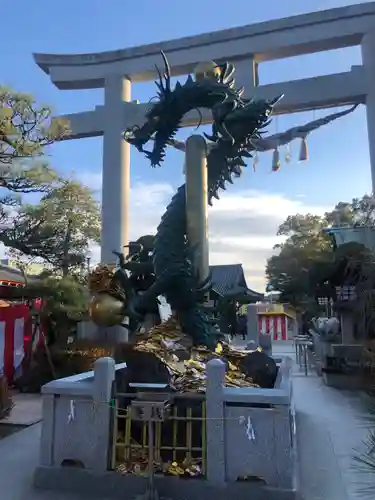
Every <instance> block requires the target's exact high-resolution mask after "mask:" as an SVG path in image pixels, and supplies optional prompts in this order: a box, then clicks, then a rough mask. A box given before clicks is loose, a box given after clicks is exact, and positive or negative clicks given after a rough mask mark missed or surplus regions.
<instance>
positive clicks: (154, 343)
mask: <svg viewBox="0 0 375 500" xmlns="http://www.w3.org/2000/svg"><path fill="white" fill-rule="evenodd" d="M183 337H184V334H183V333H182V330H181V327H180V325H179V323H178V320H177V319H176V318H174V317H172V318H170V319H169V320H167V321H166V322H165V323H162V324H160V325H157V326H155V327H153V328H151V329H150V330H149V332H148V334H147V336H146V337H145V336H143V337H142V340H139V341H138V342H136V343H135V345H134V347H133V349H134V350H136V351H143V352H150V353H152V354H153V355H154V356H156V357H157V358H158V359H159V360H160V361H162V362H163V363H164V364H165V365H166V366H167V367H168V369H169V371H170V373H171V374H172V380H171V387H172V388H173V389H175V390H176V391H178V392H200V393H202V392H205V390H206V364H207V363H208V361H210V360H211V359H213V358H218V359H222V360H223V361H224V362H225V363H226V364H227V366H228V369H227V372H226V376H225V384H226V386H228V387H258V385H256V384H254V382H253V381H252V379H250V378H248V377H246V375H245V374H244V373H243V372H242V371H241V369H240V361H241V360H242V359H243V358H244V357H245V356H246V355H247V354H248V352H249V351H244V350H239V349H235V348H233V347H231V346H230V345H228V344H225V343H224V342H221V343H219V344H218V346H217V348H216V349H215V352H212V351H210V350H209V349H207V348H206V347H194V348H192V349H191V350H190V359H188V360H186V361H184V362H181V361H180V360H179V358H178V356H177V355H176V351H177V350H178V348H179V347H181V345H180V344H179V343H180V342H181V343H182V341H183Z"/></svg>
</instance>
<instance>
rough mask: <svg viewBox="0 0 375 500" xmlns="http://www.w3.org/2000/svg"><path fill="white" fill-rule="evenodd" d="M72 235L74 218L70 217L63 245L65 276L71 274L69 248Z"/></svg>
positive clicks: (63, 270)
mask: <svg viewBox="0 0 375 500" xmlns="http://www.w3.org/2000/svg"><path fill="white" fill-rule="evenodd" d="M71 236H72V220H71V219H69V220H68V227H67V229H66V233H65V238H64V245H63V261H62V274H63V277H64V278H65V277H66V276H68V274H69V249H70V240H71Z"/></svg>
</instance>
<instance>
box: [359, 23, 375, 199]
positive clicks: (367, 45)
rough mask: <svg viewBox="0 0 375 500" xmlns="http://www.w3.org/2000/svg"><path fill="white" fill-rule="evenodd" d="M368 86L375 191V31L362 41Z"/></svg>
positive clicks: (366, 34)
mask: <svg viewBox="0 0 375 500" xmlns="http://www.w3.org/2000/svg"><path fill="white" fill-rule="evenodd" d="M361 50H362V63H363V67H364V73H365V86H366V115H367V133H368V145H369V152H370V165H371V181H372V192H373V193H375V86H374V82H375V33H374V32H373V31H369V32H367V33H365V34H364V36H363V38H362V42H361Z"/></svg>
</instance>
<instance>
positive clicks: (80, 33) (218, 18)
mask: <svg viewBox="0 0 375 500" xmlns="http://www.w3.org/2000/svg"><path fill="white" fill-rule="evenodd" d="M353 3H366V2H355V1H347V2H346V1H339V0H336V1H335V0H325V1H321V0H305V1H304V2H301V1H300V0H288V1H287V2H280V1H279V0H268V1H267V2H260V1H256V2H255V1H252V2H250V1H249V0H237V1H236V2H235V3H234V4H233V5H234V8H233V10H231V9H230V4H226V3H224V2H218V1H217V0H216V1H214V0H189V2H172V1H171V0H164V1H163V2H155V1H152V0H138V1H137V2H130V1H126V2H125V1H120V0H107V1H106V2H103V0H101V1H99V0H75V1H73V0H65V1H64V2H41V1H39V2H26V1H24V0H3V1H2V17H3V19H7V20H8V22H5V23H2V40H3V51H2V58H1V59H2V66H1V69H2V71H1V84H3V85H7V86H10V87H12V88H14V89H17V90H20V91H25V92H30V93H32V94H33V95H34V96H35V97H36V98H37V99H38V100H40V101H42V102H45V103H48V104H50V105H51V106H53V108H54V110H55V111H56V113H68V112H78V111H83V110H88V109H92V108H93V107H94V106H95V105H98V104H102V102H103V92H102V91H101V90H90V91H61V90H57V89H56V88H54V87H53V85H52V84H51V82H50V80H49V78H48V76H47V75H45V74H44V73H43V72H42V71H41V70H40V69H39V68H38V67H37V66H36V64H35V63H34V61H33V58H32V52H46V53H49V52H50V53H82V52H83V53H84V52H99V51H104V50H113V49H119V48H125V47H130V46H136V45H142V44H146V43H152V42H157V41H162V40H167V39H172V38H179V37H182V36H188V35H194V34H199V33H203V32H208V31H213V30H219V29H224V28H230V27H234V26H241V25H244V24H250V23H256V22H261V21H266V20H270V19H276V18H280V17H287V16H290V15H295V14H302V13H306V12H311V11H314V10H322V9H324V8H334V7H340V6H344V5H350V4H353ZM4 42H5V46H4ZM312 57H313V58H314V64H312ZM360 62H361V58H360V50H359V47H354V48H352V49H345V50H341V51H333V52H326V53H321V54H318V55H314V56H303V57H299V58H292V59H288V60H282V61H275V62H270V63H265V64H262V65H261V67H260V79H261V83H274V82H276V81H284V80H290V79H298V78H304V77H311V76H318V75H319V74H320V75H324V74H330V73H336V72H340V71H346V70H349V69H350V66H351V65H353V64H360ZM154 93H155V91H154V86H153V84H152V83H147V84H138V85H134V87H133V92H132V94H133V98H134V99H139V100H141V101H145V100H148V99H149V98H150V97H151V96H152V95H154ZM321 114H322V113H321V112H319V113H316V114H315V113H313V112H309V113H301V114H298V115H297V114H296V115H289V116H283V117H279V118H277V119H275V120H274V122H273V124H271V125H270V127H269V131H270V133H275V132H276V131H282V130H283V129H286V128H288V127H291V126H295V125H296V124H299V123H304V122H306V121H309V120H312V119H313V118H314V117H317V116H321ZM298 147H299V144H297V143H296V144H295V145H294V147H292V155H293V156H294V160H293V162H292V164H291V165H283V166H282V168H281V170H280V172H278V173H271V172H270V170H271V157H270V155H268V154H265V155H263V156H262V157H261V161H260V165H259V168H258V170H257V172H255V173H253V172H252V169H251V168H249V169H248V172H247V173H246V175H245V176H244V178H243V179H241V180H240V181H239V182H237V184H236V186H232V187H231V190H230V193H228V195H227V196H226V197H224V201H223V202H218V203H217V208H216V211H214V212H213V217H216V218H217V217H221V216H222V217H224V215H225V214H224V211H225V207H227V208H228V209H230V213H232V214H233V213H234V208H233V207H235V206H238V209H239V210H240V208H241V203H242V202H245V203H246V204H247V205H246V206H248V209H249V221H250V219H254V218H255V217H254V215H255V214H257V213H258V212H259V205H260V204H262V206H263V209H262V210H260V212H262V213H263V215H265V214H266V215H267V217H268V218H270V217H272V215H273V214H280V213H282V215H287V213H288V211H289V210H292V211H293V210H294V211H306V210H308V209H310V208H311V209H314V208H315V207H316V209H317V210H322V209H323V207H324V208H325V207H330V206H331V205H334V204H335V203H336V202H337V201H340V200H348V199H351V198H352V197H354V196H360V195H362V194H364V193H365V192H366V191H367V192H369V191H370V190H371V181H370V168H369V155H368V143H367V130H366V118H365V109H364V108H363V107H361V109H358V110H357V111H356V112H355V113H354V114H353V115H351V116H349V117H346V118H344V119H343V120H341V121H339V122H336V123H334V124H333V125H330V126H328V127H326V128H324V129H323V130H321V131H318V132H316V133H314V134H313V135H312V136H311V138H310V139H309V152H310V160H309V162H307V163H298V162H297V161H296V157H297V156H298ZM50 154H51V162H52V164H53V165H54V166H56V167H57V168H58V169H59V170H61V171H62V172H65V173H66V174H69V173H70V172H72V171H74V172H75V173H76V175H77V176H80V177H81V178H82V179H83V180H85V181H87V182H88V183H90V184H93V185H94V186H95V187H96V188H99V187H100V171H101V140H100V138H98V139H86V140H81V141H71V142H66V143H62V144H59V145H56V146H54V147H53V148H51V151H50ZM181 160H182V159H181V154H180V153H177V152H171V153H170V154H169V155H168V156H167V160H166V164H165V167H163V168H162V169H156V170H151V169H150V168H149V166H148V164H147V163H146V162H145V161H144V160H143V159H142V158H141V157H140V156H139V155H138V154H137V153H134V154H133V157H132V183H133V191H134V200H133V212H134V213H135V208H136V206H137V204H138V206H141V205H142V204H143V200H144V199H145V198H144V191H145V190H144V187H145V186H146V187H149V188H150V189H151V188H153V189H154V191H153V192H155V189H157V188H158V189H159V191H158V193H159V194H158V195H155V196H156V198H158V196H159V198H158V199H157V201H158V203H159V202H160V203H161V202H163V203H164V201H165V202H167V201H168V197H169V196H170V194H171V192H172V190H173V189H174V188H175V187H176V186H177V185H178V183H179V182H181V180H182V175H181ZM353 171H354V172H355V178H354V179H355V180H354V181H353ZM93 179H98V182H97V183H96V184H95V182H93ZM142 186H143V188H142ZM155 186H156V187H155ZM246 193H247V194H246ZM236 197H237V198H236ZM148 199H149V198H148ZM155 203H156V201H155ZM221 203H223V205H222V206H221V207H220V205H221ZM278 204H281V205H282V207H283V208H282V210H280V206H281V205H278ZM223 207H224V208H223ZM153 208H154V207H151V206H150V210H149V211H150V212H154V210H153ZM223 214H224V215H223ZM138 215H139V214H138ZM149 216H150V214H149ZM133 218H134V217H133ZM145 220H146V219H145ZM233 220H234V219H233ZM275 220H276V219H275ZM155 222H156V221H155ZM278 222H280V221H279V220H278ZM153 223H154V221H153V219H152V220H151V219H147V221H146V222H145V229H146V227H147V229H148V228H149V226H150V225H151V226H152V224H153ZM241 223H242V224H243V226H242V233H243V234H242V236H245V239H243V238H242V240H243V241H241V245H242V246H241V245H239V246H238V245H237V250H238V248H241V250H238V251H233V252H232V254H230V252H229V254H228V252H227V255H226V256H224V253H225V252H224V251H222V252H220V251H219V250H220V249H218V247H217V246H216V247H215V246H214V251H215V252H216V254H217V255H216V257H215V259H214V261H215V262H217V261H220V260H221V261H222V260H223V258H224V260H225V261H228V259H229V260H230V259H237V260H238V259H242V261H245V260H246V262H245V267H246V269H247V276H248V278H249V280H250V284H252V285H253V286H254V287H257V288H259V287H262V286H263V285H262V277H261V275H262V273H261V271H260V269H261V268H262V269H263V267H262V266H264V259H265V257H267V256H268V255H269V252H268V250H267V251H266V248H263V250H264V252H263V254H262V252H261V250H262V244H261V245H260V248H259V251H258V249H257V246H256V241H257V239H256V238H257V232H256V229H255V223H254V221H253V223H252V224H250V222H249V224H248V227H246V222H244V221H242V222H241ZM215 224H217V225H218V226H219V223H218V221H216V222H215ZM137 225H138V226H139V221H137ZM276 227H277V224H276V225H275V228H276ZM264 236H265V235H264V234H263V235H262V232H259V241H260V239H261V238H263V237H264ZM269 236H271V235H269ZM236 238H237V240H238V241H237V240H236ZM239 238H240V235H237V236H235V235H234V236H233V238H232V239H231V241H232V242H235V241H237V243H239ZM246 238H247V239H248V241H250V239H251V238H252V243H251V245H250V246H248V247H246ZM227 239H230V238H229V236H228V238H227ZM217 240H219V236H218V237H217ZM244 241H245V243H244ZM237 243H236V244H237ZM213 245H215V243H214V244H213ZM216 245H217V243H216ZM233 245H234V244H233ZM233 245H232V246H233ZM235 246H236V245H234V246H233V248H234V247H235ZM263 247H265V245H263ZM253 251H254V252H255V251H257V252H256V254H257V257H256V258H257V259H258V260H259V263H257V265H256V266H255V265H252V264H251V262H250V260H251V259H249V255H250V254H251V252H253ZM267 252H268V253H267ZM219 254H221V256H220V255H219ZM254 255H255V253H254ZM254 258H255V257H254ZM255 260H256V259H255ZM256 269H258V270H256Z"/></svg>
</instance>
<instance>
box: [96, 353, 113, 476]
mask: <svg viewBox="0 0 375 500" xmlns="http://www.w3.org/2000/svg"><path fill="white" fill-rule="evenodd" d="M115 373H116V365H115V361H114V359H112V358H100V359H98V360H96V361H95V363H94V387H93V400H94V422H93V427H94V433H93V435H94V439H95V445H94V447H95V452H94V453H95V459H94V462H93V470H95V471H97V472H104V471H106V470H108V460H109V453H110V448H111V442H110V441H111V440H110V429H111V416H112V409H111V404H110V403H111V399H112V386H113V382H114V380H115Z"/></svg>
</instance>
